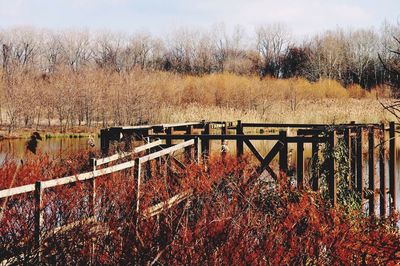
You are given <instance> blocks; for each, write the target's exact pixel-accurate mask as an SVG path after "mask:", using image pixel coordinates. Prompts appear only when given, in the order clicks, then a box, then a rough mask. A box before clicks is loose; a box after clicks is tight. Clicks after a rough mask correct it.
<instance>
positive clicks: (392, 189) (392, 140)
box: [389, 122, 397, 213]
mask: <svg viewBox="0 0 400 266" xmlns="http://www.w3.org/2000/svg"><path fill="white" fill-rule="evenodd" d="M389 145H390V146H389V193H390V197H391V202H390V212H391V213H394V212H395V211H396V197H397V195H396V194H397V192H396V126H395V123H394V122H390V124H389Z"/></svg>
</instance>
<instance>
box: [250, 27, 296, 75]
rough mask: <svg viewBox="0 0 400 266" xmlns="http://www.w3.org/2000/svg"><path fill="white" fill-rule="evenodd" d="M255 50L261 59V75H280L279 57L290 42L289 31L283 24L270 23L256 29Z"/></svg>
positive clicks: (285, 51)
mask: <svg viewBox="0 0 400 266" xmlns="http://www.w3.org/2000/svg"><path fill="white" fill-rule="evenodd" d="M256 35H257V51H258V52H259V53H260V56H261V57H262V59H263V64H264V67H263V68H262V69H261V72H262V73H261V75H262V76H264V75H268V74H269V75H272V76H274V77H279V76H280V71H281V58H282V56H283V55H285V54H286V53H287V51H288V48H289V46H290V44H291V41H290V38H291V35H290V32H289V30H288V29H287V27H286V26H285V25H283V24H271V25H268V26H262V27H259V28H258V29H257V30H256Z"/></svg>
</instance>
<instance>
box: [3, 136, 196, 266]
mask: <svg viewBox="0 0 400 266" xmlns="http://www.w3.org/2000/svg"><path fill="white" fill-rule="evenodd" d="M160 145H162V141H161V140H156V141H154V142H150V143H148V144H145V145H142V146H140V147H136V148H134V149H133V151H131V152H128V153H122V154H121V153H118V154H114V155H112V156H109V157H105V158H100V159H92V164H93V171H91V172H87V173H82V174H77V175H73V176H67V177H63V178H57V179H52V180H46V181H37V182H35V184H29V185H25V186H20V187H14V188H9V189H4V190H0V199H4V198H9V197H12V196H16V195H20V194H24V193H29V192H34V196H35V197H34V198H35V210H34V219H35V221H34V243H35V246H36V248H37V250H39V254H38V258H39V261H40V260H41V246H42V242H43V239H42V237H43V234H42V229H43V223H44V219H43V215H44V213H43V212H44V207H45V206H44V205H43V194H44V191H45V190H46V189H49V188H53V187H57V186H62V185H67V184H72V183H75V182H82V181H91V182H92V194H91V195H89V197H90V208H91V216H90V217H89V218H85V219H84V221H83V220H78V221H75V222H73V223H70V224H67V225H64V226H60V227H56V228H53V229H52V230H51V232H50V233H49V234H50V235H52V234H56V233H58V232H61V231H65V230H69V229H71V228H73V227H75V226H78V225H81V224H82V223H84V222H94V223H95V222H96V221H97V219H96V211H95V201H96V185H95V181H96V178H97V177H101V176H105V175H108V174H112V173H116V172H119V171H122V170H125V169H130V168H134V169H135V171H134V172H135V176H134V178H135V180H137V195H134V197H136V203H137V205H136V211H137V212H138V215H141V216H142V217H144V218H149V217H151V216H154V215H156V214H158V213H160V212H161V211H162V210H164V209H166V208H170V207H171V206H174V205H176V204H178V203H179V202H181V201H183V200H184V199H186V198H187V197H188V196H190V193H191V191H190V190H189V191H184V192H182V193H179V194H177V195H175V196H173V197H172V198H170V199H168V200H166V201H165V202H161V203H158V204H156V205H154V206H152V207H149V208H147V209H145V210H144V211H143V212H142V213H139V211H140V208H139V202H140V186H141V179H142V177H141V176H142V171H141V168H142V165H143V164H144V163H146V162H148V161H150V160H153V159H156V158H160V157H162V156H165V155H170V156H171V158H174V157H173V156H172V155H173V154H174V153H175V152H176V151H178V150H182V149H186V150H187V149H188V148H190V147H191V148H192V149H193V152H191V153H190V154H192V158H191V159H192V160H196V158H195V157H194V156H196V154H198V152H197V146H196V145H197V139H191V140H188V141H185V142H183V143H179V144H176V145H173V146H171V147H168V148H165V149H162V150H161V151H157V152H153V153H150V151H151V149H152V148H155V147H158V146H160ZM144 151H147V152H148V154H147V155H145V156H141V157H140V156H139V157H137V158H135V159H133V160H130V161H127V162H123V163H119V164H116V165H112V166H107V167H105V168H102V169H96V167H98V166H103V165H105V164H108V163H111V162H115V161H117V160H120V159H123V158H129V157H132V156H137V155H138V154H140V153H141V152H144ZM180 166H181V167H182V164H181V165H180ZM8 260H9V259H5V260H4V261H0V264H7V261H8Z"/></svg>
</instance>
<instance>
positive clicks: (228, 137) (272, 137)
mask: <svg viewBox="0 0 400 266" xmlns="http://www.w3.org/2000/svg"><path fill="white" fill-rule="evenodd" d="M149 137H151V138H160V139H183V140H184V139H192V138H195V137H198V138H200V139H201V140H202V139H206V140H221V139H226V140H243V141H244V139H245V138H246V139H249V140H279V139H280V136H279V135H261V134H256V135H254V134H249V135H243V134H242V135H207V134H202V135H171V136H168V135H149ZM286 141H287V142H288V143H297V142H299V141H303V142H304V143H313V142H317V143H322V142H325V141H327V138H326V137H322V136H321V137H318V136H288V137H286Z"/></svg>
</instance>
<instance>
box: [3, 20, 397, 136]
mask: <svg viewBox="0 0 400 266" xmlns="http://www.w3.org/2000/svg"><path fill="white" fill-rule="evenodd" d="M399 38H400V25H392V24H389V23H383V24H382V26H381V27H380V28H379V29H375V30H374V29H357V30H344V29H340V28H337V29H335V30H330V31H326V32H323V33H320V34H316V35H315V36H313V37H304V38H303V39H302V40H297V39H296V38H294V37H293V34H292V33H291V32H290V31H289V30H288V29H287V27H285V25H282V24H271V25H267V26H263V27H259V28H257V29H255V31H254V32H252V33H250V32H246V31H244V30H243V28H241V27H240V26H238V27H236V28H234V29H233V30H226V28H225V27H224V26H223V25H218V26H216V27H213V28H212V29H210V30H188V29H178V30H176V31H172V32H170V33H166V34H165V36H161V37H160V36H155V35H151V34H148V33H143V32H140V33H135V34H123V33H116V32H92V31H87V30H79V31H77V30H62V31H55V30H46V29H36V28H29V27H24V28H22V27H20V28H9V29H0V49H1V52H0V126H3V127H6V128H7V131H8V132H11V131H12V130H13V129H15V128H17V127H28V128H32V127H36V128H38V127H40V126H46V127H49V126H60V128H61V131H66V130H67V129H68V128H74V127H75V126H82V125H85V126H88V127H98V126H103V127H104V126H107V125H109V124H113V125H123V124H142V123H148V122H159V121H164V122H165V121H167V120H168V119H169V118H168V115H167V114H166V112H169V111H166V112H161V111H160V108H164V109H166V110H169V109H168V108H173V110H176V109H178V108H182V107H185V106H188V105H193V104H194V105H196V104H197V105H199V106H216V107H218V108H225V109H224V110H230V109H232V108H233V109H234V110H238V111H244V112H246V113H248V112H249V111H254V112H256V113H257V115H258V114H259V115H260V116H261V117H262V118H261V119H262V120H271V119H275V118H276V117H278V116H273V117H271V116H267V115H268V114H270V113H271V112H268V110H269V109H271V104H275V103H277V104H279V103H278V102H279V101H283V104H281V106H282V108H287V106H289V107H290V109H289V110H290V111H291V112H295V111H297V110H299V107H302V106H301V105H302V104H301V103H302V102H304V101H306V100H315V99H325V98H330V99H332V98H340V99H343V98H360V97H364V98H365V97H375V96H374V95H376V97H378V94H379V95H386V96H385V97H386V98H387V97H390V96H396V94H393V93H391V94H390V95H389V96H388V93H386V92H387V91H390V90H388V88H390V87H397V88H398V87H400V86H399V84H400V82H399V80H400V77H399V74H398V73H399V69H400V68H399V66H400V52H399V51H400V39H399ZM392 92H393V91H392ZM321 104H322V103H321ZM275 109H276V110H278V109H277V108H275ZM275 109H274V110H275ZM302 109H304V110H303V111H304V112H306V113H310V112H309V110H308V111H307V110H306V109H307V108H305V107H302ZM319 109H323V108H319ZM336 109H337V110H341V107H340V106H338V107H337V108H336ZM375 109H376V112H378V109H379V108H375ZM282 110H286V109H282ZM280 112H281V113H284V114H285V115H286V116H288V117H289V116H293V114H290V115H289V114H288V112H287V111H280ZM217 113H220V111H218V112H217ZM314 113H315V112H314ZM332 117H333V118H332V119H333V120H335V119H337V117H336V115H332ZM170 119H172V118H170ZM182 119H190V118H187V117H185V118H183V117H182V118H180V120H182ZM257 119H258V118H257ZM342 119H343V120H346V119H347V118H346V116H343V118H342ZM379 119H380V118H379ZM379 119H378V118H377V119H376V120H379ZM253 120H254V119H253ZM258 120H259V119H258ZM283 120H284V119H283ZM285 121H286V120H285ZM313 121H314V120H313Z"/></svg>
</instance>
